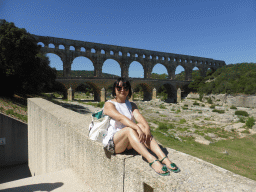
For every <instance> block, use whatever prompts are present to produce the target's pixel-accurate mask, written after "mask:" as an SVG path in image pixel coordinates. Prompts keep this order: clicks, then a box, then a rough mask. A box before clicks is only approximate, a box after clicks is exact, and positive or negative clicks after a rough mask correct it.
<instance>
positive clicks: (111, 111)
mask: <svg viewBox="0 0 256 192" xmlns="http://www.w3.org/2000/svg"><path fill="white" fill-rule="evenodd" d="M103 112H104V114H105V115H108V116H109V117H111V118H112V119H115V120H116V121H119V122H121V123H122V124H123V125H125V126H127V127H131V128H132V129H134V130H137V129H140V127H139V126H138V125H137V124H136V123H134V122H133V121H131V120H130V119H129V118H128V117H126V116H125V115H122V114H121V113H119V112H118V111H117V110H116V107H115V105H114V104H113V103H111V102H106V103H105V106H104V111H103Z"/></svg>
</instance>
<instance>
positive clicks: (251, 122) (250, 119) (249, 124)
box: [246, 117, 255, 128]
mask: <svg viewBox="0 0 256 192" xmlns="http://www.w3.org/2000/svg"><path fill="white" fill-rule="evenodd" d="M254 122H255V119H254V118H253V117H249V118H248V119H247V121H246V126H247V127H249V128H252V127H253V125H254V124H255V123H254Z"/></svg>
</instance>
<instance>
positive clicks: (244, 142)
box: [152, 130, 256, 180]
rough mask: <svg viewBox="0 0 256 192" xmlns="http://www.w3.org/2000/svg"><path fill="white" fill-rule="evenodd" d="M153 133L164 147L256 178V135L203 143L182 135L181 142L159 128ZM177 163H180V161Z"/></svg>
mask: <svg viewBox="0 0 256 192" xmlns="http://www.w3.org/2000/svg"><path fill="white" fill-rule="evenodd" d="M152 134H153V135H154V137H155V138H156V139H157V140H158V141H159V142H160V143H161V144H162V145H163V146H164V147H169V148H172V149H175V150H177V151H181V152H184V153H186V154H189V155H192V156H194V157H198V158H200V159H203V160H205V161H207V162H210V163H212V164H214V165H217V166H219V167H222V168H224V169H227V170H229V171H232V172H233V173H237V174H239V175H242V176H245V177H248V178H250V179H253V180H256V166H255V162H256V153H255V151H256V135H250V136H248V137H245V138H240V139H239V138H234V139H229V140H221V141H218V142H216V143H211V144H210V145H203V144H200V143H197V142H195V141H194V138H192V137H182V138H181V139H182V142H181V141H179V140H178V139H176V138H175V137H174V136H172V135H168V134H163V133H162V132H161V131H158V130H155V131H152ZM170 156H171V155H170ZM175 163H177V165H178V164H179V162H175Z"/></svg>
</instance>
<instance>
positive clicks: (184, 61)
mask: <svg viewBox="0 0 256 192" xmlns="http://www.w3.org/2000/svg"><path fill="white" fill-rule="evenodd" d="M33 36H34V38H35V39H36V41H37V42H38V43H40V44H43V45H42V47H41V51H42V52H44V53H54V54H56V55H58V56H59V57H60V59H61V60H62V62H63V77H61V78H58V79H57V81H59V82H60V83H62V84H63V85H64V86H65V88H66V89H68V88H69V87H71V88H72V89H73V90H75V89H76V88H77V87H78V86H79V85H80V84H82V83H88V84H90V85H91V86H92V87H93V89H94V96H95V100H97V101H99V100H100V91H101V89H102V88H105V89H106V88H108V87H109V86H111V84H113V79H106V78H104V79H103V78H102V66H103V63H104V62H105V61H106V60H107V59H113V60H115V61H117V62H118V63H119V65H120V68H121V76H122V77H126V78H129V66H130V64H131V63H132V62H133V61H137V62H139V63H140V64H141V65H142V67H143V70H144V78H129V79H130V81H131V83H132V87H134V88H135V87H136V86H137V85H138V84H141V85H142V86H143V89H144V90H143V91H144V99H145V100H150V99H152V91H153V89H154V88H155V89H156V90H158V88H160V87H161V86H162V85H164V86H165V87H166V88H167V90H168V97H169V98H173V99H174V100H175V97H176V92H177V88H181V89H184V86H186V85H188V84H189V83H190V81H191V79H192V70H193V68H194V67H197V68H198V69H199V71H200V74H201V76H206V72H207V70H208V69H209V68H210V69H211V70H212V71H216V70H217V69H218V68H220V67H222V66H224V65H226V64H225V62H224V61H220V60H214V59H210V58H203V57H195V56H189V55H181V54H173V53H166V52H158V51H151V50H145V49H136V48H130V47H123V46H116V45H108V44H100V43H93V42H87V41H78V40H70V39H63V38H56V37H48V36H38V35H33ZM50 44H51V45H53V46H52V47H53V48H50V47H49V45H50ZM61 47H63V48H61ZM71 49H74V50H71ZM80 56H83V57H86V58H88V59H90V60H91V61H92V63H93V66H94V76H95V77H94V78H85V77H83V78H77V77H76V78H73V77H71V75H70V74H71V65H72V62H73V60H74V59H75V58H76V57H80ZM156 64H162V65H163V66H165V68H166V69H167V73H168V79H166V80H153V79H151V73H152V70H153V68H154V66H155V65H156ZM179 65H180V66H182V67H183V68H184V70H185V81H175V80H174V78H175V70H176V68H177V67H178V66H179Z"/></svg>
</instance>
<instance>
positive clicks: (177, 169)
mask: <svg viewBox="0 0 256 192" xmlns="http://www.w3.org/2000/svg"><path fill="white" fill-rule="evenodd" d="M165 158H166V156H165V157H164V158H163V159H162V160H160V163H162V162H163V160H164V159H165ZM171 167H172V168H175V169H169V168H168V167H167V169H168V170H169V171H172V172H174V173H178V172H180V169H179V168H178V167H177V165H176V164H175V163H171Z"/></svg>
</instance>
